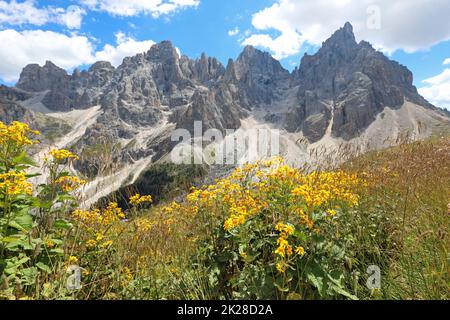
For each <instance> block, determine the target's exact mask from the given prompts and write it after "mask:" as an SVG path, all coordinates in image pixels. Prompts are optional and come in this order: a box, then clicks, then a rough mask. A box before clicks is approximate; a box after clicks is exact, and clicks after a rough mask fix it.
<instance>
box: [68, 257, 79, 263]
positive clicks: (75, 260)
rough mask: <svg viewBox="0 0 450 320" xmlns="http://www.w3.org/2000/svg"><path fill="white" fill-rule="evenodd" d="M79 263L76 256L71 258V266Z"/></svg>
mask: <svg viewBox="0 0 450 320" xmlns="http://www.w3.org/2000/svg"><path fill="white" fill-rule="evenodd" d="M77 263H78V258H77V257H75V256H70V257H69V264H77Z"/></svg>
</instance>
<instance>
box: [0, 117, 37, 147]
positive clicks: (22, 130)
mask: <svg viewBox="0 0 450 320" xmlns="http://www.w3.org/2000/svg"><path fill="white" fill-rule="evenodd" d="M39 134H40V133H39V131H35V130H31V129H30V127H29V126H28V125H27V124H26V123H22V122H18V121H14V122H13V123H11V124H10V125H9V126H8V125H5V124H4V123H3V122H1V121H0V145H6V144H8V143H11V142H12V143H14V144H15V146H16V147H23V146H26V145H32V144H35V143H38V142H37V141H34V140H32V139H30V137H29V136H30V135H39Z"/></svg>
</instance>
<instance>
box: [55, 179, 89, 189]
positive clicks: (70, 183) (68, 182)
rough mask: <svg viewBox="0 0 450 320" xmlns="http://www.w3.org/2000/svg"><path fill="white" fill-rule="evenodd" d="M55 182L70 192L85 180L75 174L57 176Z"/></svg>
mask: <svg viewBox="0 0 450 320" xmlns="http://www.w3.org/2000/svg"><path fill="white" fill-rule="evenodd" d="M55 183H56V184H59V185H60V186H61V189H62V190H63V191H64V192H71V191H73V190H76V189H78V188H79V187H80V186H82V185H84V184H86V183H87V181H86V180H82V179H80V178H78V177H75V176H64V177H60V178H58V179H57V180H56V181H55Z"/></svg>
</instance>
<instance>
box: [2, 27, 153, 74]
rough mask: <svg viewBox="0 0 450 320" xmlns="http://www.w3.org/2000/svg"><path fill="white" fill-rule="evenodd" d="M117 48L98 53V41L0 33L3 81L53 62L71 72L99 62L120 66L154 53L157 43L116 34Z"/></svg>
mask: <svg viewBox="0 0 450 320" xmlns="http://www.w3.org/2000/svg"><path fill="white" fill-rule="evenodd" d="M116 39H117V40H116V41H117V43H116V46H112V45H109V44H107V45H105V46H104V47H103V49H102V50H100V51H96V50H95V45H94V41H93V40H92V39H90V38H88V37H86V36H82V35H77V34H71V35H65V34H62V33H57V32H53V31H43V30H26V31H16V30H13V29H7V30H2V31H0V43H3V44H7V45H2V46H0V79H2V80H4V81H6V82H14V81H16V80H17V79H18V77H19V75H20V72H21V71H22V68H23V67H25V66H26V65H27V64H30V63H37V64H40V65H42V64H44V63H45V61H47V60H51V61H52V62H53V63H55V64H56V65H57V66H59V67H61V68H64V69H66V70H68V71H70V70H71V69H74V68H75V67H78V66H81V65H88V64H92V63H94V62H95V61H97V60H106V61H110V62H111V63H112V64H113V65H116V66H117V65H119V64H120V63H121V62H122V59H123V58H124V57H126V56H132V55H135V54H137V53H141V52H144V51H147V50H148V49H150V47H151V46H152V45H153V44H154V42H153V41H150V40H147V41H137V40H134V39H132V38H130V37H127V36H125V35H124V34H123V33H120V32H119V33H117V34H116Z"/></svg>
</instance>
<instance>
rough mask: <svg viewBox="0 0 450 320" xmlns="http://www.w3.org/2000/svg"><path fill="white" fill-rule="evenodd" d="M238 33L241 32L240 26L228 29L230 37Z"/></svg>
mask: <svg viewBox="0 0 450 320" xmlns="http://www.w3.org/2000/svg"><path fill="white" fill-rule="evenodd" d="M238 34H239V28H238V27H236V28H234V29H232V30H229V31H228V35H229V36H230V37H234V36H237V35H238Z"/></svg>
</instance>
